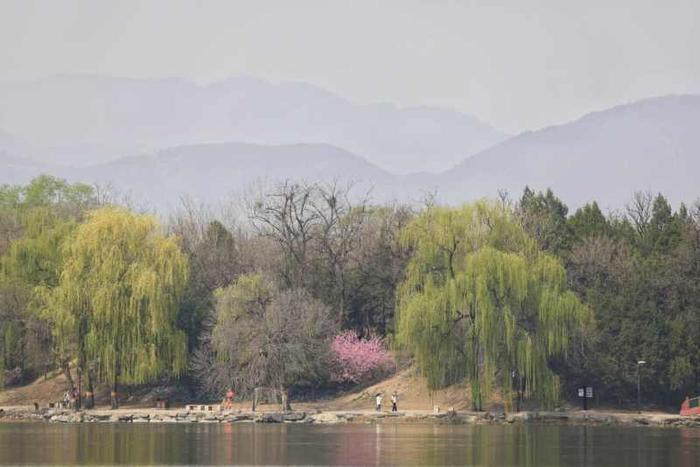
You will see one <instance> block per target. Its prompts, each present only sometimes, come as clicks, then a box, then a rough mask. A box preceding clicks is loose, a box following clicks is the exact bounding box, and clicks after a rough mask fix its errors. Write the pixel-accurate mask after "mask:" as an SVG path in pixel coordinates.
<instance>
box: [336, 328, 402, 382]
mask: <svg viewBox="0 0 700 467" xmlns="http://www.w3.org/2000/svg"><path fill="white" fill-rule="evenodd" d="M390 365H391V356H390V355H389V353H388V352H387V351H386V349H385V348H384V342H383V341H382V339H381V338H380V337H378V336H370V337H369V338H367V339H360V338H359V337H358V336H357V334H356V333H355V332H354V331H343V332H342V333H340V334H338V335H336V336H335V337H334V338H333V342H332V343H331V379H332V380H333V381H335V382H338V383H355V384H357V383H362V382H366V381H369V380H371V379H373V378H376V377H377V376H379V375H381V374H382V373H384V372H386V371H387V370H388V369H389V368H390Z"/></svg>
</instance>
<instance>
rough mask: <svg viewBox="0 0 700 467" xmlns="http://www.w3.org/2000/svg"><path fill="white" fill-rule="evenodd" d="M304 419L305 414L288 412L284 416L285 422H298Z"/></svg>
mask: <svg viewBox="0 0 700 467" xmlns="http://www.w3.org/2000/svg"><path fill="white" fill-rule="evenodd" d="M305 418H306V412H290V413H286V414H284V421H285V422H300V421H302V420H304V419H305Z"/></svg>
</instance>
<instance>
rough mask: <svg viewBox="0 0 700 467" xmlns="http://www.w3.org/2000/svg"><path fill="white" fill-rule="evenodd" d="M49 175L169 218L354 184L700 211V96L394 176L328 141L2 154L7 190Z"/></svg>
mask: <svg viewBox="0 0 700 467" xmlns="http://www.w3.org/2000/svg"><path fill="white" fill-rule="evenodd" d="M41 172H49V173H52V174H55V175H58V176H62V177H65V178H68V179H70V180H75V181H84V182H91V183H100V184H102V185H105V184H109V185H112V186H113V187H114V188H115V189H117V190H118V191H119V192H122V193H126V194H129V195H130V196H131V197H132V199H133V200H134V201H136V202H139V203H142V204H148V205H150V206H153V207H157V208H161V209H170V208H172V207H174V206H176V205H177V204H178V203H179V200H180V197H181V196H183V195H189V196H192V197H194V198H196V199H199V200H201V201H205V202H210V203H216V202H219V201H221V200H223V198H225V197H226V196H228V195H232V194H236V193H238V194H240V193H243V192H246V191H248V190H249V189H250V188H251V186H253V185H256V184H261V183H262V184H266V183H274V182H277V181H280V180H285V179H291V180H295V179H297V180H298V179H305V180H308V181H319V180H320V181H329V180H339V181H355V182H357V183H358V184H359V185H360V188H361V190H362V189H365V188H369V187H370V186H372V187H373V191H372V193H373V197H374V198H375V200H377V201H386V200H388V199H403V200H407V201H416V200H420V199H422V198H423V197H424V195H425V193H427V192H436V193H437V195H438V199H439V200H441V201H445V202H449V203H461V202H464V201H468V200H471V199H476V198H482V197H495V196H496V195H497V193H498V190H499V189H506V190H508V192H509V193H510V194H511V195H512V196H513V197H518V196H519V195H520V194H521V192H522V190H523V188H524V187H525V185H529V186H531V187H532V188H535V189H546V188H548V187H551V188H552V189H554V191H555V193H556V194H557V195H559V196H560V197H561V198H562V199H563V200H564V201H565V202H566V203H567V204H569V205H570V206H571V207H577V206H580V205H582V204H584V203H585V202H587V201H589V200H592V199H596V200H598V201H599V202H600V204H601V206H602V207H604V208H611V209H619V208H622V207H624V205H625V204H626V203H627V202H628V201H629V200H630V198H631V197H632V195H633V193H634V192H635V191H639V190H652V191H655V192H656V191H660V192H663V193H664V194H666V195H667V196H668V197H669V198H670V199H671V201H673V202H679V201H681V200H683V201H688V202H692V201H694V200H696V199H698V198H700V189H699V188H698V184H697V181H696V179H697V174H698V173H700V96H670V97H660V98H654V99H647V100H644V101H640V102H636V103H633V104H628V105H623V106H619V107H615V108H612V109H609V110H606V111H602V112H596V113H592V114H588V115H586V116H584V117H582V118H581V119H579V120H576V121H574V122H571V123H567V124H564V125H559V126H553V127H549V128H545V129H543V130H539V131H535V132H528V133H523V134H521V135H518V136H515V137H513V138H510V139H509V140H507V141H505V142H503V143H501V144H499V145H497V146H495V147H494V148H491V149H489V150H486V151H483V152H481V153H479V154H477V155H476V156H473V157H471V158H469V159H467V160H465V161H464V162H463V163H461V164H459V165H457V166H455V167H454V168H453V169H451V170H448V171H445V172H443V173H441V174H427V173H418V174H411V175H405V176H400V175H395V174H391V173H389V172H388V171H385V170H383V169H381V168H379V167H377V166H376V165H373V164H372V163H370V162H368V161H367V160H365V159H364V158H362V157H360V156H359V155H357V154H354V153H351V152H348V151H345V150H343V149H340V148H337V147H334V146H330V145H324V144H294V145H278V146H266V145H255V144H245V143H225V144H201V145H186V146H176V147H173V148H170V149H166V150H161V151H157V152H155V153H153V154H151V155H138V154H135V155H134V156H133V157H128V158H122V159H119V160H117V161H113V162H108V163H103V164H96V165H93V166H90V167H86V168H80V169H74V168H66V167H63V168H60V167H49V166H46V165H45V164H44V163H38V162H32V161H31V160H29V159H23V158H18V157H15V156H13V155H11V154H9V153H5V154H3V153H2V151H0V183H23V182H26V181H28V180H29V179H30V178H31V177H32V176H35V175H37V174H39V173H41ZM361 190H360V191H361Z"/></svg>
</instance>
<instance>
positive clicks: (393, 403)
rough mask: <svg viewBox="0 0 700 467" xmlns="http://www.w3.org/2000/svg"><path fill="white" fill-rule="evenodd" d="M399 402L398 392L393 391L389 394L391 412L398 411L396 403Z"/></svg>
mask: <svg viewBox="0 0 700 467" xmlns="http://www.w3.org/2000/svg"><path fill="white" fill-rule="evenodd" d="M398 403H399V394H398V393H397V392H396V391H394V393H393V394H392V395H391V411H392V412H398V410H399V409H398V407H397V404H398Z"/></svg>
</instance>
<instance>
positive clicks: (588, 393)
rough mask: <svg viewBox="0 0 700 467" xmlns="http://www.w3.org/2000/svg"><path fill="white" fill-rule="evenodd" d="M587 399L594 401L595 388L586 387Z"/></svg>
mask: <svg viewBox="0 0 700 467" xmlns="http://www.w3.org/2000/svg"><path fill="white" fill-rule="evenodd" d="M586 399H593V388H592V387H591V386H587V387H586Z"/></svg>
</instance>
